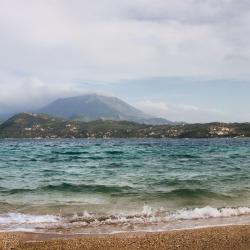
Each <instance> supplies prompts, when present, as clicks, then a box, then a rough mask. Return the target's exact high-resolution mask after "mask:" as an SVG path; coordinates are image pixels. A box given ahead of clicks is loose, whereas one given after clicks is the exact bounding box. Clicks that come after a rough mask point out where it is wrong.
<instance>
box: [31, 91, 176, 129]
mask: <svg viewBox="0 0 250 250" xmlns="http://www.w3.org/2000/svg"><path fill="white" fill-rule="evenodd" d="M35 112H36V113H44V114H48V115H51V116H55V117H59V118H64V119H70V120H81V121H93V120H100V119H103V120H115V121H122V120H127V121H133V122H139V123H145V124H152V125H160V124H173V122H171V121H169V120H167V119H164V118H159V117H153V116H150V115H148V114H145V113H144V112H142V111H140V110H139V109H137V108H135V107H133V106H132V105H130V104H128V103H126V102H125V101H123V100H121V99H119V98H117V97H114V96H105V95H100V94H85V95H80V96H74V97H67V98H59V99H57V100H55V101H53V102H51V103H49V104H48V105H46V106H45V107H43V108H41V109H38V110H36V111H35Z"/></svg>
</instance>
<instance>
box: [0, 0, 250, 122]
mask: <svg viewBox="0 0 250 250" xmlns="http://www.w3.org/2000/svg"><path fill="white" fill-rule="evenodd" d="M249 29H250V3H249V1H246V0H242V1H238V0H205V1H199V0H198V1H197V0H187V1H181V0H167V1H166V0H155V1H148V0H133V1H132V0H128V1H122V0H103V1H96V0H94V1H85V0H81V1H80V0H72V1H66V0H54V1H50V0H37V1H32V0H22V1H19V0H13V1H11V2H10V1H8V0H1V8H0V51H1V58H0V68H1V70H0V89H1V91H0V100H1V102H4V103H10V102H11V103H13V105H18V106H19V105H20V104H22V105H23V106H29V105H30V104H33V105H35V106H39V105H40V106H41V105H43V104H45V103H48V102H49V101H52V100H53V99H55V98H57V97H60V96H63V97H65V96H73V95H76V94H81V93H84V92H88V91H94V92H98V91H101V92H107V93H110V94H118V95H119V94H120V92H121V91H120V92H119V90H117V89H118V88H119V87H115V88H116V91H114V89H113V87H112V86H114V85H117V83H120V82H123V84H124V85H126V80H130V79H142V78H144V79H147V78H153V77H163V78H169V77H173V76H178V77H184V78H185V77H193V78H196V79H199V78H201V79H204V78H205V79H206V78H207V79H238V80H239V81H241V80H244V81H246V80H248V79H249V77H250V71H249V66H250V32H249V31H250V30H249ZM151 84H152V85H155V91H156V92H157V91H158V92H159V93H160V90H159V86H158V85H157V83H154V82H152V83H151ZM110 85H111V87H110ZM119 86H121V84H119ZM180 91H181V89H180ZM193 91H194V92H195V89H193ZM131 92H134V89H133V88H131ZM194 95H195V93H194ZM229 95H231V96H233V93H232V92H230V93H229ZM137 99H140V100H139V101H143V100H144V98H143V93H138V98H136V99H134V100H132V101H134V102H136V101H137ZM129 101H130V100H129ZM150 101H154V100H150ZM162 101H164V102H169V101H168V100H167V99H162V98H158V100H157V102H162ZM183 104H184V105H191V106H192V105H193V106H197V104H196V103H190V102H187V101H186V100H180V101H179V102H175V103H174V105H177V106H178V105H183ZM248 105H249V106H250V104H249V103H248ZM198 106H199V107H198V108H200V109H205V110H210V109H213V107H209V106H206V107H205V108H203V107H202V106H204V105H203V104H202V101H201V103H200V104H199V103H198ZM229 108H230V107H229ZM190 116H192V113H190ZM180 119H181V113H180ZM195 119H196V118H195ZM232 119H234V117H232ZM235 119H236V118H235Z"/></svg>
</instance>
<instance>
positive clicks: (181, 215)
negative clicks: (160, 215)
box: [166, 206, 250, 220]
mask: <svg viewBox="0 0 250 250" xmlns="http://www.w3.org/2000/svg"><path fill="white" fill-rule="evenodd" d="M248 214H250V208H249V207H238V208H214V207H210V206H207V207H203V208H194V209H181V210H177V211H176V212H175V213H173V214H171V215H167V216H166V219H168V220H180V219H184V220H193V219H208V218H219V217H222V218H223V217H232V216H240V215H248Z"/></svg>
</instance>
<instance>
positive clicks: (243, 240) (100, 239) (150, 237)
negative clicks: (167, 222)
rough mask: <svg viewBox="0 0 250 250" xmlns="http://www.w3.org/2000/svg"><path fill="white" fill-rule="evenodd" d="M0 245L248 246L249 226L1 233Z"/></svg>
mask: <svg viewBox="0 0 250 250" xmlns="http://www.w3.org/2000/svg"><path fill="white" fill-rule="evenodd" d="M0 249H3V250H7V249H19V250H21V249H27V250H29V249H30V250H33V249H36V250H37V249H44V250H46V249H49V250H56V249H65V250H67V249H129V250H132V249H157V250H158V249H169V250H173V249H213V250H216V249H218V250H224V249H225V250H230V249H237V250H241V249H246V250H247V249H250V226H224V227H211V228H201V229H188V230H176V231H170V232H158V233H139V232H138V233H127V234H115V235H56V234H54V235H49V234H35V233H1V234H0Z"/></svg>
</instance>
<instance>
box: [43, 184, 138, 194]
mask: <svg viewBox="0 0 250 250" xmlns="http://www.w3.org/2000/svg"><path fill="white" fill-rule="evenodd" d="M40 190H42V191H64V192H91V193H124V192H128V191H132V190H133V188H132V187H130V186H106V185H91V184H80V185H75V184H69V183H62V184H59V185H48V186H45V187H42V188H40Z"/></svg>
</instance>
